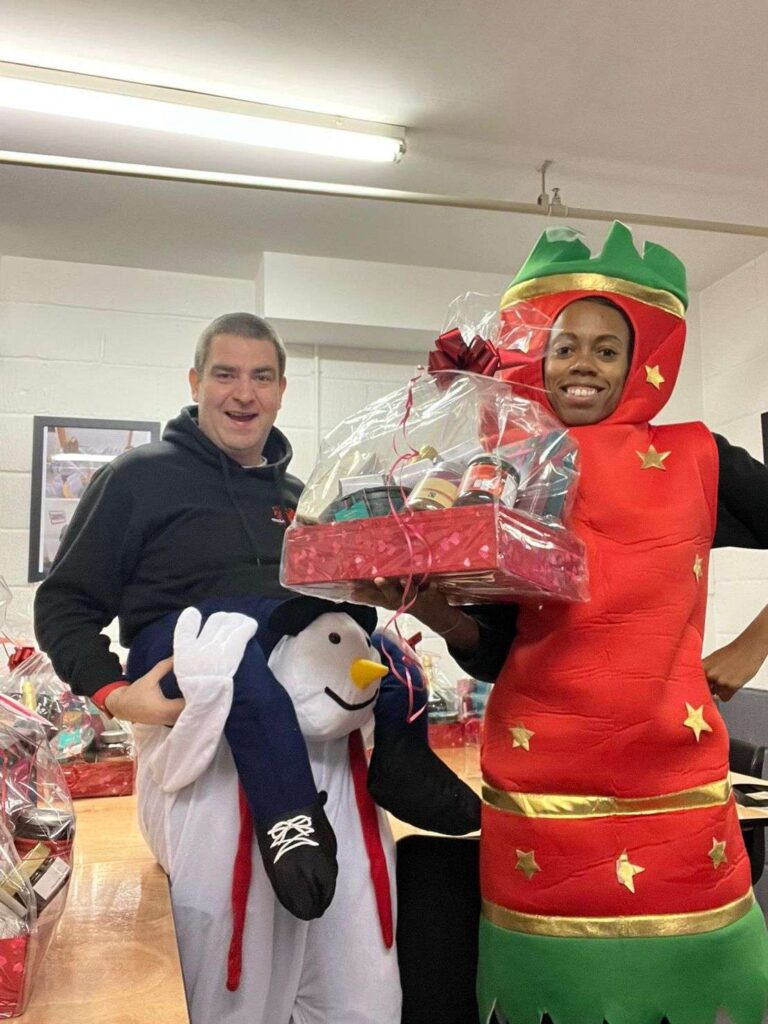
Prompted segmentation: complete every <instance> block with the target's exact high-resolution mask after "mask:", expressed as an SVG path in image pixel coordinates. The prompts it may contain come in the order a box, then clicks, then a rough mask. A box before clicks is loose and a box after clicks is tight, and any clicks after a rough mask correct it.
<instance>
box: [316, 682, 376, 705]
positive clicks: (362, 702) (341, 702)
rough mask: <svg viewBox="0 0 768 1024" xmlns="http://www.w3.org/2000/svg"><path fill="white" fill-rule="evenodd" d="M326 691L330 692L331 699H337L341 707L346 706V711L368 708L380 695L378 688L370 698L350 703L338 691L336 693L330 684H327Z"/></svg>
mask: <svg viewBox="0 0 768 1024" xmlns="http://www.w3.org/2000/svg"><path fill="white" fill-rule="evenodd" d="M325 692H326V693H327V694H328V696H329V697H330V698H331V700H335V701H336V703H337V704H338V705H339V707H340V708H344V710H345V711H359V710H360V708H367V707H368V705H369V704H373V702H374V701H375V700H376V698H377V697H378V696H379V691H378V690H377V691H376V693H374V695H373V696H372V697H371V699H370V700H362V701H360V703H359V704H349V703H348V702H347V701H345V700H344V698H343V697H340V696H339V695H338V693H334V691H333V690H332V689H331V688H330V686H326V688H325Z"/></svg>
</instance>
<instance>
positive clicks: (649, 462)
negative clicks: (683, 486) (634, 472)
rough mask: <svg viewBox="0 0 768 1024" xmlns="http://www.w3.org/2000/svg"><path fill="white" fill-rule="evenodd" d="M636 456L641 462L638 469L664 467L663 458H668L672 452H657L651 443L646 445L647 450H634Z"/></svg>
mask: <svg viewBox="0 0 768 1024" xmlns="http://www.w3.org/2000/svg"><path fill="white" fill-rule="evenodd" d="M635 454H636V455H637V457H638V458H639V459H640V461H641V462H642V466H641V467H640V469H664V470H666V468H667V467H666V466H665V465H664V460H665V459H668V458H669V456H670V455H671V454H672V452H657V451H656V449H655V448H654V446H653V445H652V444H651V445H649V446H648V451H647V452H635Z"/></svg>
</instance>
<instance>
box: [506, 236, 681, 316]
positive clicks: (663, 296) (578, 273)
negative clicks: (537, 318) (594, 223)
mask: <svg viewBox="0 0 768 1024" xmlns="http://www.w3.org/2000/svg"><path fill="white" fill-rule="evenodd" d="M572 291H590V292H607V293H614V294H616V295H626V296H627V297H628V298H633V299H637V300H638V301H639V302H643V303H645V304H647V305H650V306H656V307H657V308H659V309H663V310H665V311H666V312H668V313H672V314H673V315H674V316H678V317H680V318H683V317H684V316H685V310H686V308H687V306H688V292H687V289H686V284H685V267H684V266H683V264H682V263H681V262H680V260H679V259H678V258H677V256H675V255H674V253H671V252H670V251H669V249H665V248H664V246H662V245H656V243H654V242H646V243H645V245H644V246H643V252H642V255H641V254H640V253H639V252H638V251H637V249H636V248H635V243H634V240H633V238H632V232H631V231H630V230H629V228H628V227H627V226H626V224H622V223H621V222H620V221H614V222H613V224H612V225H611V230H610V231H609V233H608V237H607V238H606V240H605V244H604V245H603V249H602V251H601V252H600V253H599V254H598V255H596V256H593V255H592V253H591V252H590V251H589V249H588V248H587V246H586V245H585V244H584V242H583V241H582V240H581V236H580V232H578V231H575V230H574V229H573V228H569V227H556V228H548V229H547V230H546V231H545V232H544V234H543V235H542V236H541V238H540V239H539V240H538V242H537V243H536V245H535V246H534V248H533V250H532V252H531V254H530V255H529V257H528V259H527V260H526V261H525V263H524V264H523V266H522V267H521V269H520V270H519V271H518V273H517V275H516V276H515V278H514V280H513V281H512V283H511V284H510V286H509V288H508V289H507V291H506V292H505V294H504V296H503V298H502V300H501V309H502V310H503V309H508V308H509V307H510V306H512V305H514V304H515V303H517V302H521V301H523V300H525V299H534V298H538V297H539V296H542V295H554V294H557V293H558V292H572Z"/></svg>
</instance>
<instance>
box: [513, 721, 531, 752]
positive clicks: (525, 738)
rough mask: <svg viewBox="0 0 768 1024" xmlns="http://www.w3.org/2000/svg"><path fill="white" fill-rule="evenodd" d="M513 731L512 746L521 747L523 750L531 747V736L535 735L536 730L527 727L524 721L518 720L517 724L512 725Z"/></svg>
mask: <svg viewBox="0 0 768 1024" xmlns="http://www.w3.org/2000/svg"><path fill="white" fill-rule="evenodd" d="M509 731H510V732H511V733H512V748H513V749H514V748H515V747H521V748H522V749H523V750H530V749H531V736H535V735H536V733H535V732H531V730H530V729H526V728H525V726H524V725H523V723H522V722H518V723H517V725H514V726H512V728H511V729H510V730H509Z"/></svg>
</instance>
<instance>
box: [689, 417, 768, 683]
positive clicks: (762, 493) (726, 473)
mask: <svg viewBox="0 0 768 1024" xmlns="http://www.w3.org/2000/svg"><path fill="white" fill-rule="evenodd" d="M714 438H715V443H716V445H717V452H718V457H719V464H720V473H719V480H718V492H717V528H716V530H715V539H714V544H713V546H714V547H743V548H759V549H763V550H765V549H768V467H766V466H765V465H764V464H763V463H762V462H758V461H757V459H753V458H752V456H751V455H750V454H749V453H748V452H747V451H745V450H744V449H743V448H738V447H736V446H735V445H732V444H730V443H729V442H728V441H727V440H726V439H725V438H724V437H721V436H720V435H719V434H715V435H714ZM766 658H768V605H766V607H765V608H763V610H762V611H761V612H760V614H759V615H758V616H757V617H756V618H755V619H753V621H752V622H751V623H750V624H749V625H748V626H747V628H746V629H745V630H744V631H743V632H742V633H740V634H739V636H737V637H736V639H735V640H733V641H731V643H729V644H726V646H725V647H721V648H719V649H718V650H716V651H713V652H712V653H711V654H709V655H707V657H706V658H704V661H703V665H704V671H705V673H706V676H707V680H708V682H709V688H710V690H711V691H712V692H713V693H714V694H715V695H716V696H718V697H719V698H720V699H721V700H725V701H727V700H730V699H731V697H733V696H734V694H735V693H736V692H737V691H738V690H740V689H741V687H742V686H744V685H745V684H746V683H748V682H749V681H750V679H753V678H754V677H755V675H757V673H758V671H759V670H760V668H761V666H762V665H763V663H764V662H765V660H766Z"/></svg>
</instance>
